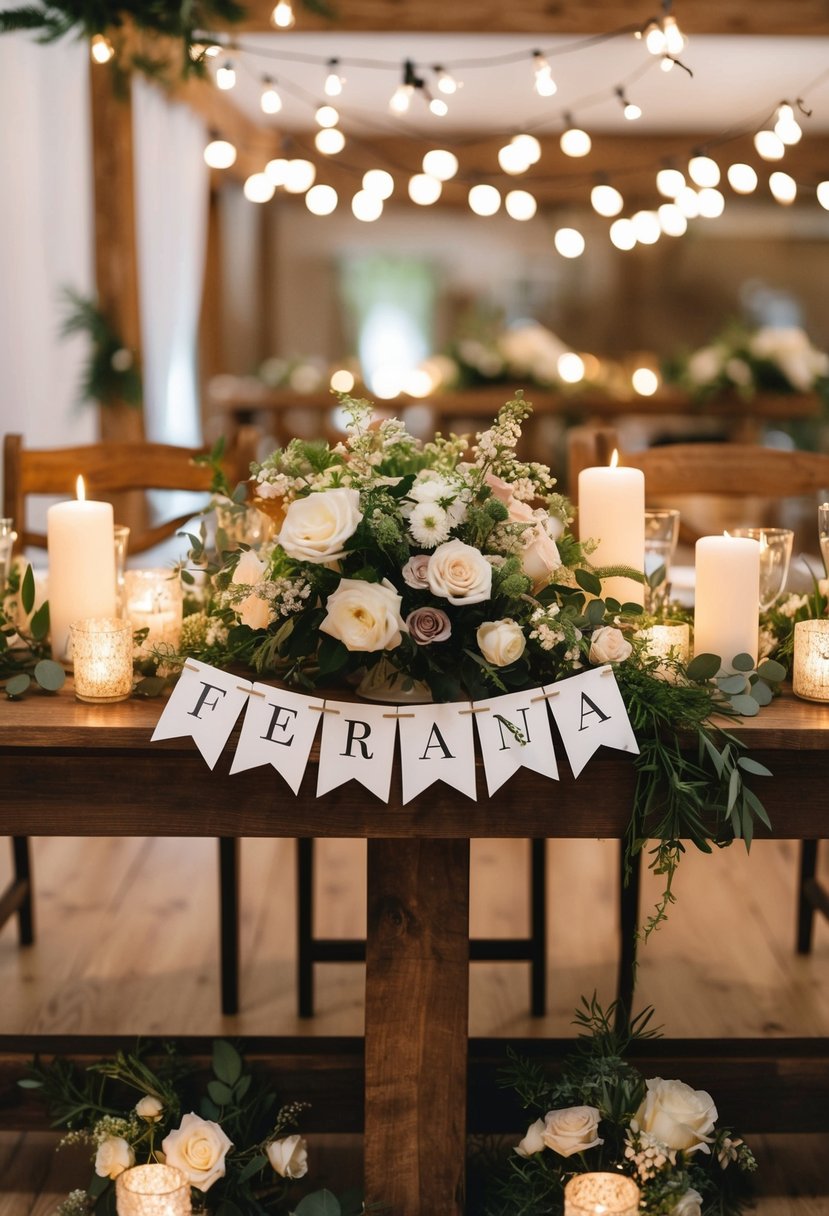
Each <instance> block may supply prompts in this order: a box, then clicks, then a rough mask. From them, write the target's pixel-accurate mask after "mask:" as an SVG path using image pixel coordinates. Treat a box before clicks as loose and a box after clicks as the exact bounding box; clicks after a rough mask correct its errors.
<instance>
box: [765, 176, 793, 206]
mask: <svg viewBox="0 0 829 1216" xmlns="http://www.w3.org/2000/svg"><path fill="white" fill-rule="evenodd" d="M769 189H770V190H771V192H772V195H773V196H774V198H775V199H776V200H777V202H778V203H783V205H784V206H788V205H789V204H790V203H793V202H794V201H795V199H796V198H797V182H796V181H795V180H794V178H793V177H790V176H789V174H788V173H779V172H778V173H772V174H771V176H770V177H769Z"/></svg>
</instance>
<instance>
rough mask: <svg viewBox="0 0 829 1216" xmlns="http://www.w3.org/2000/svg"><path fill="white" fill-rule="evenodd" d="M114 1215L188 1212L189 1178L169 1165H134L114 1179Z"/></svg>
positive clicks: (174, 1215)
mask: <svg viewBox="0 0 829 1216" xmlns="http://www.w3.org/2000/svg"><path fill="white" fill-rule="evenodd" d="M115 1208H116V1211H117V1212H118V1216H189V1213H190V1212H191V1211H192V1206H191V1203H190V1182H189V1180H188V1178H187V1176H186V1175H185V1174H184V1173H182V1171H181V1170H179V1169H176V1168H175V1166H172V1165H160V1164H158V1163H152V1164H150V1165H134V1166H133V1167H132V1168H131V1169H128V1170H124V1172H123V1174H119V1175H118V1177H117V1178H116V1180H115Z"/></svg>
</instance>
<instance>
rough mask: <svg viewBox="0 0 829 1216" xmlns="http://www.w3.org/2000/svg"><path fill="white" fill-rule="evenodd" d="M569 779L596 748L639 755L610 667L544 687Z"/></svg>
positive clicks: (593, 669) (596, 669)
mask: <svg viewBox="0 0 829 1216" xmlns="http://www.w3.org/2000/svg"><path fill="white" fill-rule="evenodd" d="M544 693H545V695H546V696H547V698H548V703H549V706H550V711H551V712H552V715H553V717H554V718H555V721H556V726H557V727H558V729H559V731H560V732H561V739H562V742H563V744H564V748H565V751H566V752H567V759H568V760H569V761H570V768H571V769H572V770H573V776H574V777H578V775H579V773H580V772H581V771H582V769H583V768H584V766H585V764H587V761H588V760H589V759H590V757H591V756H592V755H593V754H594V752H597V751H598V750H599V748H600V747H614V748H617V749H618V750H619V751H623V752H632V753H633V754H634V755H638V754H639V745H638V744H637V742H636V736H635V735H634V733H633V727H632V726H631V724H630V719H629V718H628V714H627V709H626V708H625V703H624V701H623V700H622V694H621V692H620V691H619V685H618V684H617V683H616V677H615V675H614V674H613V668H612V667H610V666H607V667H595V668H592V669H591V670H590V671H585V672H583V673H582V674H581V675H578V676H571V677H570V678H569V679H567V680H559V681H557V683H555V684H549V685H547V686H546V687H545V689H544Z"/></svg>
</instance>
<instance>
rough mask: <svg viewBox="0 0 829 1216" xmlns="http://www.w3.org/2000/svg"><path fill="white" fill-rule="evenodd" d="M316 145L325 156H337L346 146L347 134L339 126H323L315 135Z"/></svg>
mask: <svg viewBox="0 0 829 1216" xmlns="http://www.w3.org/2000/svg"><path fill="white" fill-rule="evenodd" d="M314 147H315V148H316V149H317V151H318V152H321V153H322V154H323V156H336V155H337V153H338V152H342V150H343V148H344V147H345V136H344V135H343V133H342V131H340V130H339V128H337V127H323V128H322V130H321V131H317V133H316V135H315V136H314Z"/></svg>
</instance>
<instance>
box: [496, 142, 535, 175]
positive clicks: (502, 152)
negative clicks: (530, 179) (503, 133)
mask: <svg viewBox="0 0 829 1216" xmlns="http://www.w3.org/2000/svg"><path fill="white" fill-rule="evenodd" d="M498 164H499V165H500V166H501V168H502V169H503V171H504V173H509V174H510V175H511V176H512V177H517V176H518V174H519V173H526V172H527V170H528V169H529V167H530V163H529V161H528V160H527V157H526V155H525V154H524V151H523V150H522V148H521V146H520V145H519V144H514V143H508V144H504V146H503V148H499V149H498Z"/></svg>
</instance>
